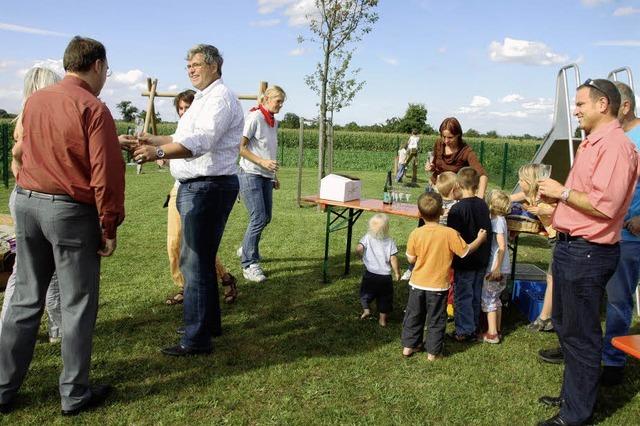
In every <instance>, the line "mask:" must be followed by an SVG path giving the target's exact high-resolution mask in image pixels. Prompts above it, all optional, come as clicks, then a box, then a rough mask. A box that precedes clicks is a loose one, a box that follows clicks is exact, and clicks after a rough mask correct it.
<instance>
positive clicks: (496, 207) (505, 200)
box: [487, 189, 511, 216]
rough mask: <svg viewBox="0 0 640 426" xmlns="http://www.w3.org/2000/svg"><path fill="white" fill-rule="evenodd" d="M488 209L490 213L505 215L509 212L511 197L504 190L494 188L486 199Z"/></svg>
mask: <svg viewBox="0 0 640 426" xmlns="http://www.w3.org/2000/svg"><path fill="white" fill-rule="evenodd" d="M487 204H488V205H489V211H490V212H491V214H492V215H496V216H506V215H508V214H509V213H510V212H511V199H510V198H509V195H507V193H506V192H504V191H500V190H499V189H494V190H493V191H491V192H490V193H489V197H488V199H487Z"/></svg>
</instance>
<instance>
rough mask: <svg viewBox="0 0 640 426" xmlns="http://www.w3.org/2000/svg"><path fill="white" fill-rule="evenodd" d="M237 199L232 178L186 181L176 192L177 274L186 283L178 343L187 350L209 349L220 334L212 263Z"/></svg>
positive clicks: (216, 290)
mask: <svg viewBox="0 0 640 426" xmlns="http://www.w3.org/2000/svg"><path fill="white" fill-rule="evenodd" d="M237 196H238V178H237V177H236V176H235V175H231V176H215V177H209V178H207V180H198V181H191V182H189V181H187V182H185V183H183V184H181V185H180V187H179V188H178V197H177V198H176V206H177V207H178V212H179V213H180V220H181V222H182V245H181V250H180V271H181V272H182V275H184V281H185V282H184V310H183V315H184V326H185V332H184V335H183V336H182V339H181V341H180V343H181V344H182V345H183V346H185V347H187V348H191V349H209V348H211V335H212V333H216V332H219V330H220V300H219V297H218V283H217V279H216V270H215V263H214V262H213V259H215V257H216V254H217V252H218V246H219V245H220V240H221V239H222V234H223V232H224V227H225V225H226V223H227V218H228V217H229V213H230V212H231V209H232V208H233V203H234V202H235V200H236V197H237Z"/></svg>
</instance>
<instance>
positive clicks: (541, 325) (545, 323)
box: [527, 317, 553, 331]
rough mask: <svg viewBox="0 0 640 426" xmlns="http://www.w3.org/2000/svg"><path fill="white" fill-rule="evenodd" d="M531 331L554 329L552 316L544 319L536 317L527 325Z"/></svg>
mask: <svg viewBox="0 0 640 426" xmlns="http://www.w3.org/2000/svg"><path fill="white" fill-rule="evenodd" d="M527 330H529V331H553V324H551V318H547V319H542V318H540V317H538V318H536V320H535V321H534V322H532V323H531V324H529V325H527Z"/></svg>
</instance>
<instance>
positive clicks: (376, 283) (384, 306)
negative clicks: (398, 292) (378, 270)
mask: <svg viewBox="0 0 640 426" xmlns="http://www.w3.org/2000/svg"><path fill="white" fill-rule="evenodd" d="M374 300H377V302H378V311H379V312H380V313H381V314H387V313H389V312H391V310H392V309H393V281H392V280H391V275H379V274H374V273H373V272H369V271H367V270H366V269H365V271H364V274H363V275H362V283H361V284H360V303H361V304H362V309H369V304H370V303H371V302H373V301H374Z"/></svg>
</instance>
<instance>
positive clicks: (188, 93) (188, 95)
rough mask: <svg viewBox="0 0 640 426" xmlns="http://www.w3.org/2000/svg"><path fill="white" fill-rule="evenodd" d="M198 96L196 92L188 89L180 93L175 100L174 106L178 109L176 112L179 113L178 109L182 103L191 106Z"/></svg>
mask: <svg viewBox="0 0 640 426" xmlns="http://www.w3.org/2000/svg"><path fill="white" fill-rule="evenodd" d="M195 95H196V91H195V90H191V89H187V90H185V91H184V92H180V93H178V94H177V95H176V97H175V98H173V106H174V107H176V112H178V107H179V106H180V101H183V102H186V103H188V104H189V105H191V104H192V103H193V98H194V97H195Z"/></svg>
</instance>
